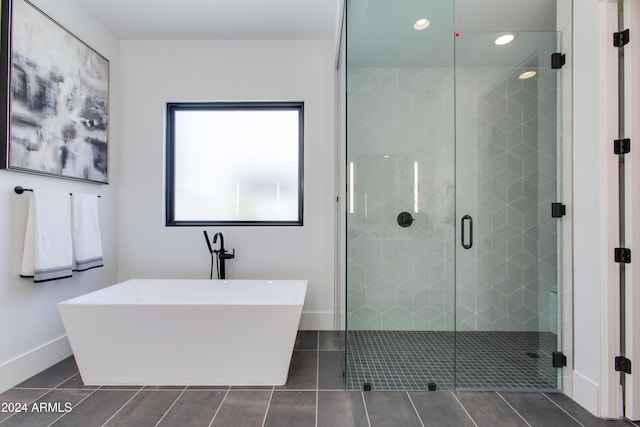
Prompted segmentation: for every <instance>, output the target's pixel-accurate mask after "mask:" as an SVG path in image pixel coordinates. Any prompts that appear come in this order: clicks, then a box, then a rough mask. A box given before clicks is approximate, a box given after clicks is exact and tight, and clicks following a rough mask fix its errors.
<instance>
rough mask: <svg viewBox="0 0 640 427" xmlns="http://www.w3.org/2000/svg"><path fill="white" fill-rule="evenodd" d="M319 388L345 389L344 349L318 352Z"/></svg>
mask: <svg viewBox="0 0 640 427" xmlns="http://www.w3.org/2000/svg"><path fill="white" fill-rule="evenodd" d="M318 357H319V361H318V389H320V390H343V389H344V384H345V383H344V351H319V352H318Z"/></svg>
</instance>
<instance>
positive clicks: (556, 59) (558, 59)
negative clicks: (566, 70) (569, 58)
mask: <svg viewBox="0 0 640 427" xmlns="http://www.w3.org/2000/svg"><path fill="white" fill-rule="evenodd" d="M565 58H566V56H565V54H564V53H560V52H556V53H552V54H551V68H554V69H557V68H562V66H563V65H564V64H565Z"/></svg>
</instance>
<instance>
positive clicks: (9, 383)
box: [0, 335, 71, 393]
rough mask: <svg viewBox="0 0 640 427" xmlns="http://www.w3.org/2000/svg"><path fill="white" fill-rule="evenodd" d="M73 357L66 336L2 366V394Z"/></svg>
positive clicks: (0, 368)
mask: <svg viewBox="0 0 640 427" xmlns="http://www.w3.org/2000/svg"><path fill="white" fill-rule="evenodd" d="M69 356H71V346H70V345H69V340H68V339H67V336H66V335H63V336H61V337H59V338H56V339H54V340H51V341H49V342H48V343H46V344H43V345H41V346H40V347H36V348H34V349H33V350H29V351H27V352H26V353H23V354H21V355H19V356H17V357H14V358H13V359H11V360H7V361H6V362H3V363H1V364H0V393H3V392H5V391H7V390H9V389H10V388H12V387H14V386H16V385H17V384H20V383H21V382H23V381H24V380H27V379H29V378H31V377H32V376H34V375H35V374H37V373H38V372H41V371H43V370H45V369H47V368H48V367H50V366H52V365H55V364H56V363H58V362H59V361H61V360H62V359H64V358H66V357H69Z"/></svg>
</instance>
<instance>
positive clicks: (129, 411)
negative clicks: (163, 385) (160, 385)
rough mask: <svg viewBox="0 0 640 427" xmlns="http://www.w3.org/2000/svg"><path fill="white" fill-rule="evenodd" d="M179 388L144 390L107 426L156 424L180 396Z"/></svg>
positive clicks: (138, 426)
mask: <svg viewBox="0 0 640 427" xmlns="http://www.w3.org/2000/svg"><path fill="white" fill-rule="evenodd" d="M180 393H181V392H180V391H178V390H158V391H147V390H142V391H141V392H140V393H138V394H136V395H135V397H134V398H133V399H131V400H130V401H129V402H127V404H126V405H125V406H124V407H123V408H122V409H120V410H119V411H118V412H117V413H116V414H115V416H114V417H113V418H111V419H110V420H109V421H108V422H107V423H106V426H108V427H117V426H131V427H144V426H149V427H153V426H155V425H156V424H157V423H158V421H160V419H161V418H162V416H163V415H164V414H165V413H166V412H167V410H168V409H169V408H170V407H171V405H172V404H173V402H175V401H176V399H177V398H178V396H180Z"/></svg>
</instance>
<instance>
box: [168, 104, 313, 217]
mask: <svg viewBox="0 0 640 427" xmlns="http://www.w3.org/2000/svg"><path fill="white" fill-rule="evenodd" d="M303 124H304V103H303V102H301V101H295V102H293V101H288V102H170V103H167V109H166V225H168V226H207V225H302V214H303V158H304V157H303V139H304V138H303V134H304V132H303Z"/></svg>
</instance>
